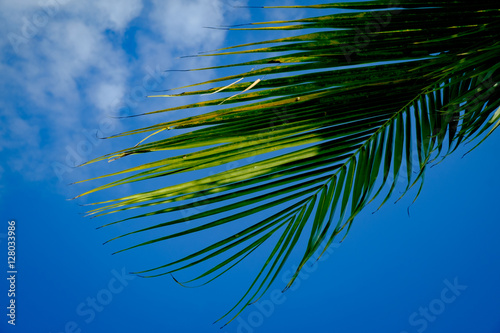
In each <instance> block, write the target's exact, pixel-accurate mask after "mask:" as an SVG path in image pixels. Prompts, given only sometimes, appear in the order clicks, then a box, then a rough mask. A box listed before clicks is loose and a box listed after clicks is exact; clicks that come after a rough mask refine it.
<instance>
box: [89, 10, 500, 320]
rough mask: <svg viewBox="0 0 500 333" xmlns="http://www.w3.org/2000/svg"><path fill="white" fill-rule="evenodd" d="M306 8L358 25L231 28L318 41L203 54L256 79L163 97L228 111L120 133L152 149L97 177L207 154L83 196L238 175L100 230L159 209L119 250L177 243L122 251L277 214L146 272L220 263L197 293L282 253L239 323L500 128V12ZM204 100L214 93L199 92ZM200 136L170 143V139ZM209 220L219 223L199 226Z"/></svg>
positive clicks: (109, 208)
mask: <svg viewBox="0 0 500 333" xmlns="http://www.w3.org/2000/svg"><path fill="white" fill-rule="evenodd" d="M296 7H300V8H317V9H319V11H320V12H321V11H322V10H324V9H329V8H341V9H349V10H355V11H352V12H349V13H341V14H328V15H323V16H318V17H312V18H305V19H300V20H292V21H275V22H263V23H255V24H251V25H248V26H237V27H229V28H228V29H231V30H248V31H255V30H290V29H293V30H304V31H306V29H313V30H312V32H308V33H304V34H302V35H299V36H292V37H287V38H281V39H275V40H268V41H262V42H256V43H250V44H245V45H239V46H234V47H228V48H225V49H221V50H218V51H214V52H211V53H203V54H199V55H197V56H199V57H201V56H210V57H222V56H224V57H227V56H231V55H242V54H243V55H244V54H256V55H257V58H256V59H254V60H251V59H249V60H248V61H245V62H241V63H227V64H225V65H221V66H216V67H211V68H202V69H197V70H209V69H222V68H229V67H240V66H253V67H254V68H252V69H251V70H249V71H243V72H242V73H240V74H237V75H228V76H225V77H221V78H218V79H214V80H210V81H206V82H201V83H198V84H194V85H191V86H188V87H182V88H178V89H184V90H185V91H183V92H181V93H174V90H172V91H169V93H170V94H165V95H158V97H161V96H163V97H178V96H201V95H209V96H210V99H208V100H206V101H200V102H197V103H193V104H188V105H182V106H179V107H172V108H168V109H164V110H158V111H154V112H149V113H148V114H153V113H165V112H174V111H179V110H190V109H194V108H202V107H209V106H213V107H214V108H215V110H214V111H210V112H204V113H201V114H199V115H195V116H189V117H185V118H182V119H179V120H173V121H168V122H162V123H159V124H155V125H152V126H148V127H145V128H140V129H136V130H132V131H128V132H124V133H120V134H117V135H115V136H114V137H120V136H129V135H139V136H141V137H142V141H140V143H139V144H137V145H135V146H133V147H130V148H126V149H122V150H119V151H117V152H114V153H110V154H107V155H105V156H103V157H100V158H97V159H95V160H92V161H89V162H88V163H94V162H98V161H103V160H115V159H119V158H122V157H125V156H128V155H136V154H144V153H149V152H161V151H166V150H179V149H192V150H193V151H192V152H190V153H188V154H183V155H177V156H173V157H172V156H171V157H165V158H162V159H159V160H157V161H153V162H149V163H145V164H143V165H140V166H137V167H134V168H130V169H126V170H123V171H120V172H116V173H113V174H109V175H105V176H101V177H98V178H104V177H112V176H118V175H123V176H122V177H123V178H121V179H118V180H114V181H111V182H109V183H108V184H106V185H102V186H99V187H96V188H94V189H93V190H90V191H88V192H86V193H83V194H82V195H87V194H90V193H93V192H96V191H100V190H104V189H109V188H112V187H115V186H119V185H124V184H132V183H135V182H137V181H146V180H154V181H157V179H158V178H160V177H167V176H169V177H175V175H178V174H181V173H184V172H193V171H196V170H203V169H208V168H212V167H217V166H221V165H233V167H231V168H227V169H226V170H224V171H220V172H218V173H216V174H213V175H210V176H207V177H203V178H200V179H193V180H191V181H188V182H185V183H180V184H176V185H172V186H167V187H161V186H160V187H158V188H155V189H153V190H150V191H147V192H142V193H137V194H134V195H130V196H125V197H122V198H116V199H111V200H108V201H105V202H97V203H94V204H93V205H97V206H96V207H97V208H95V209H93V210H90V211H89V215H93V216H102V215H106V214H110V213H116V212H125V211H129V210H132V209H146V208H149V209H150V211H148V212H145V213H140V214H137V215H132V216H130V217H127V218H125V219H122V220H119V221H115V222H113V223H110V224H116V223H121V222H124V221H135V220H136V219H138V218H144V217H147V216H155V217H156V218H157V219H159V223H157V224H155V225H153V226H149V227H140V226H138V227H137V229H136V230H135V231H132V232H129V233H127V234H124V235H121V236H117V237H115V238H114V239H117V238H122V237H129V236H132V235H134V234H139V233H142V232H146V231H149V230H158V233H161V234H163V236H160V237H156V238H154V239H151V240H149V241H145V242H141V243H139V244H135V245H133V246H130V247H128V248H126V249H123V250H121V251H126V250H129V249H132V248H136V247H141V246H145V245H148V244H153V243H157V242H162V241H167V240H169V239H172V238H176V237H180V236H184V235H188V234H193V233H198V232H201V231H204V230H212V229H213V228H216V227H219V226H222V225H225V224H228V223H232V224H234V223H235V222H236V221H239V220H240V219H242V218H252V219H254V218H255V216H256V215H257V214H259V216H261V215H260V214H265V216H266V217H265V218H264V219H261V220H257V219H255V220H254V223H252V225H250V226H246V227H241V228H240V230H239V231H238V232H237V233H236V234H234V235H232V236H229V237H226V238H222V239H221V240H219V241H217V242H215V243H214V244H212V245H210V246H207V247H205V248H201V249H198V250H196V251H194V252H193V253H192V254H191V255H188V256H186V257H184V258H181V259H178V260H175V261H172V262H171V263H161V265H159V266H158V267H154V268H150V269H147V270H144V271H142V272H136V274H140V275H141V276H145V277H152V276H162V275H166V274H172V273H174V272H178V271H179V270H183V269H187V268H191V267H196V266H198V265H199V264H202V263H206V262H208V261H209V260H216V259H217V258H220V259H219V260H220V261H219V262H218V263H217V264H214V265H213V266H211V268H209V269H208V270H206V271H204V272H203V273H201V274H200V275H198V276H196V277H194V278H193V279H191V280H190V281H187V282H186V283H184V284H189V283H192V282H194V281H206V282H208V281H211V280H213V279H214V278H216V277H218V276H220V275H221V274H223V273H225V272H226V271H227V270H228V269H230V268H232V267H233V266H234V265H236V264H237V263H239V262H240V261H241V260H242V259H243V258H246V257H247V256H248V255H249V254H250V253H252V252H253V251H254V250H255V249H257V248H259V247H260V246H261V245H263V244H265V243H266V244H267V243H269V242H272V243H273V244H274V245H271V246H270V247H268V251H269V254H268V257H267V260H265V262H263V263H262V266H261V269H260V270H259V271H258V273H257V275H256V278H255V280H254V282H253V283H252V284H251V286H250V287H249V289H248V290H247V291H246V293H245V294H244V295H243V297H242V298H241V299H240V300H239V302H238V303H237V304H236V305H235V307H233V308H232V309H231V310H230V311H229V312H228V313H226V315H228V314H230V313H233V314H235V315H237V314H238V313H240V312H241V311H242V310H243V309H244V308H245V307H246V306H247V305H249V304H251V303H252V302H254V301H256V300H257V299H258V298H259V297H261V296H262V295H263V294H264V293H265V291H266V290H267V289H268V288H269V286H270V285H271V284H272V283H273V282H274V281H275V279H276V277H277V274H278V273H279V272H280V270H281V269H282V267H283V265H284V263H285V262H286V261H287V259H289V258H290V255H291V253H292V252H293V250H297V251H302V259H301V260H300V262H299V266H298V267H299V268H298V269H297V271H296V272H295V274H294V275H293V277H292V279H291V281H290V283H288V285H287V286H286V287H289V286H290V285H291V284H292V283H293V281H294V279H295V278H296V277H297V275H298V273H299V271H300V269H301V268H302V267H303V265H304V264H305V263H306V262H307V261H308V260H309V259H310V258H311V257H312V256H313V255H314V254H315V253H317V251H323V252H324V250H325V249H326V248H327V247H328V246H329V245H330V244H331V243H332V242H333V241H334V239H337V237H339V236H340V237H345V236H346V234H347V232H348V231H349V228H350V227H351V225H352V223H353V221H354V218H355V217H356V215H357V214H358V213H359V212H360V211H361V210H363V209H364V208H365V206H367V205H368V204H369V203H370V202H372V201H373V200H374V199H375V198H377V197H379V196H380V195H382V197H381V201H380V202H381V204H380V206H382V205H383V204H384V203H385V202H387V201H388V200H389V199H390V198H391V197H392V194H393V193H394V191H395V189H396V187H397V185H398V179H401V178H403V179H405V180H406V187H405V188H404V189H403V191H404V192H405V193H406V192H407V191H408V190H410V189H411V188H412V187H414V186H415V185H418V187H419V189H418V192H417V195H416V196H418V193H420V190H421V188H422V184H423V179H424V175H425V170H426V168H427V167H428V165H429V164H430V163H437V162H438V159H441V158H443V156H446V155H447V154H450V153H452V152H453V151H454V150H455V149H456V148H457V147H458V146H459V145H460V144H462V143H464V142H467V141H471V140H474V139H477V138H482V139H483V140H484V138H485V137H486V136H488V135H489V134H490V133H491V131H493V130H494V129H495V128H496V127H498V125H499V124H500V109H499V106H500V102H499V99H498V97H499V87H498V79H499V77H500V71H499V68H500V64H499V62H498V59H499V54H500V42H499V31H500V10H499V9H498V8H497V7H498V6H497V5H495V4H494V3H493V2H491V1H463V0H461V1H412V0H406V1H403V0H400V1H396V0H393V1H366V2H346V3H331V4H323V5H316V6H291V7H289V8H296ZM280 8H287V7H280ZM318 29H319V30H318ZM266 44H268V45H270V46H265V45H266ZM266 54H271V55H270V56H267V55H266ZM242 79H245V81H244V82H242V81H243V80H242ZM202 85H205V86H208V87H207V88H204V89H198V88H197V87H199V86H202ZM196 89H198V90H196ZM226 93H229V94H226ZM224 94H225V95H224ZM187 129H189V131H182V133H181V134H178V135H172V136H170V137H167V138H159V132H160V131H164V130H168V131H178V130H187ZM163 133H165V132H163ZM163 133H162V134H163ZM153 134H154V135H153ZM144 138H145V139H147V140H145V139H144ZM153 138H154V139H157V140H154V141H153V140H152V139H153ZM138 141H139V140H138ZM481 142H482V141H481ZM413 156H417V158H416V160H417V162H415V159H414V158H413ZM88 163H86V164H88ZM231 163H232V164H231ZM234 165H236V167H234ZM94 179H97V178H94ZM155 184H157V182H156V183H155ZM200 199H203V201H202V206H203V209H202V211H201V212H198V213H195V214H192V215H190V216H187V217H183V218H172V217H171V216H170V215H168V214H169V213H175V212H179V211H185V210H186V209H189V208H194V207H199V204H197V203H196V201H197V200H200ZM415 199H416V198H415ZM151 207H153V208H154V207H157V208H154V209H153V210H151ZM164 214H167V215H164ZM207 218H210V222H207V223H203V222H201V221H203V219H207ZM191 223H192V224H191ZM110 224H108V225H110ZM176 224H181V225H185V229H184V230H183V231H179V232H175V233H172V232H169V230H168V227H169V226H172V225H176ZM235 226H236V227H237V226H239V224H237V225H235ZM301 238H304V239H305V242H300V241H299V240H300V239H301ZM342 239H343V238H342ZM266 249H267V248H266ZM121 251H119V252H121ZM233 318H234V317H233Z"/></svg>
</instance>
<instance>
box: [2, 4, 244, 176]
mask: <svg viewBox="0 0 500 333" xmlns="http://www.w3.org/2000/svg"><path fill="white" fill-rule="evenodd" d="M245 2H246V1H238V0H226V1H222V0H215V1H206V0H191V1H185V0H170V1H159V0H155V1H153V2H152V3H149V4H148V6H146V7H144V6H143V2H142V1H141V0H121V1H118V0H108V1H99V0H92V1H86V2H81V1H75V0H42V1H41V2H40V1H39V0H33V1H31V0H29V1H28V0H25V1H22V2H21V1H8V0H0V6H1V7H2V12H1V13H0V20H2V21H3V23H4V24H3V25H2V27H0V33H1V34H2V35H3V36H7V37H8V36H10V37H9V38H10V40H9V38H3V39H1V41H0V50H1V51H2V52H0V54H1V55H0V71H1V72H2V74H3V77H2V81H0V88H2V94H3V95H4V96H3V97H2V100H3V101H2V105H0V121H1V123H2V127H3V128H4V129H5V130H2V132H1V133H0V139H1V140H2V142H1V143H0V150H2V153H5V154H7V153H8V156H9V157H8V163H5V165H3V166H4V168H9V169H10V171H14V172H19V173H22V174H23V175H24V176H25V177H26V179H30V180H38V179H44V178H45V179H46V178H50V177H54V176H55V175H54V173H53V171H52V168H51V164H52V162H54V161H55V162H61V163H63V164H64V163H66V162H65V160H66V159H67V158H68V157H70V158H69V159H71V157H72V156H70V155H72V154H73V153H72V152H74V151H77V152H78V151H80V150H81V151H82V152H80V153H79V154H80V155H82V156H81V158H82V159H88V158H90V157H95V154H96V153H97V150H98V145H97V144H96V143H92V145H93V146H90V149H84V148H85V147H86V146H85V145H86V142H87V141H89V142H90V141H92V139H91V138H89V136H88V134H84V133H83V132H82V129H84V128H87V129H93V130H94V132H95V130H99V129H100V128H102V123H103V121H104V122H105V121H106V120H109V115H110V113H112V112H113V109H114V108H116V107H117V105H119V104H120V103H121V104H124V103H123V101H130V100H132V103H133V104H134V107H138V108H139V109H141V108H142V107H144V105H146V104H147V103H146V102H144V100H145V99H144V98H143V97H144V96H142V98H143V99H138V98H135V99H134V94H136V95H137V94H138V93H139V94H142V95H144V93H145V92H146V93H150V92H151V90H154V89H165V85H168V87H169V88H171V87H172V86H174V87H175V86H179V85H180V84H184V83H187V82H188V81H189V80H190V83H192V82H193V80H196V81H199V80H204V79H207V78H209V77H210V76H211V75H214V74H213V73H205V72H196V73H195V74H193V75H196V79H194V78H193V76H190V75H182V76H174V75H171V76H169V77H168V81H166V79H167V77H166V76H161V73H162V70H164V69H168V68H172V66H174V65H178V64H179V60H178V59H174V58H175V57H176V56H179V55H185V54H192V53H196V52H198V51H203V50H210V49H215V48H218V47H221V46H222V45H223V43H224V40H225V36H226V32H225V31H218V30H213V29H204V28H203V27H204V26H218V25H224V24H230V23H231V22H234V21H239V22H241V20H243V21H244V20H246V19H248V11H247V10H245V9H239V10H237V11H235V10H234V8H233V7H232V6H231V4H244V3H245ZM236 12H237V13H238V14H237V15H236V14H235V13H236ZM135 19H137V21H136V22H135V23H134V26H139V27H140V28H141V29H139V31H137V32H136V33H135V34H132V35H130V36H127V38H132V42H133V43H132V44H130V45H128V47H129V48H134V47H135V48H136V50H135V51H136V55H137V59H136V58H135V55H130V54H127V51H126V50H125V49H124V48H123V46H122V45H123V44H122V43H123V41H124V39H123V38H124V36H125V33H126V32H127V29H128V28H129V27H130V24H131V22H132V21H133V20H135ZM110 32H112V33H110ZM13 36H14V37H13ZM16 38H17V39H16ZM12 41H14V44H12V43H11V42H12ZM16 43H17V44H16ZM213 61H214V60H213V59H210V58H204V57H203V58H190V59H185V60H183V61H182V64H183V65H182V66H183V67H185V68H197V67H200V66H208V65H210V64H212V63H213ZM164 81H165V82H164ZM152 83H154V84H152ZM136 97H137V96H136ZM149 102H150V101H148V103H149ZM141 103H143V104H141ZM153 103H157V104H155V105H161V104H162V103H165V102H164V101H163V102H161V101H158V102H156V101H155V102H153ZM147 105H151V104H147ZM135 111H137V110H135ZM144 111H151V109H148V110H143V112H144ZM118 123H119V122H118V121H115V123H114V127H113V128H114V130H115V131H117V130H119V125H118ZM136 125H137V123H136ZM134 127H135V126H134ZM88 132H90V130H89V131H87V132H85V133H88ZM106 134H107V135H109V134H112V133H106ZM87 146H88V144H87ZM68 148H69V150H68ZM86 148H88V147H86ZM99 148H102V146H100V147H99ZM68 151H72V152H71V153H69V152H68ZM73 155H74V154H73ZM73 157H74V156H73ZM35 166H36V167H35Z"/></svg>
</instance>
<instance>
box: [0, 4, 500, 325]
mask: <svg viewBox="0 0 500 333" xmlns="http://www.w3.org/2000/svg"><path fill="white" fill-rule="evenodd" d="M245 3H246V1H239V0H225V1H223V0H211V1H205V0H190V1H180V0H169V1H159V0H157V1H150V2H145V1H141V0H123V1H89V2H85V3H83V2H77V1H74V0H52V1H45V2H40V3H39V1H31V0H29V1H28V0H23V1H16V2H14V1H7V0H3V1H0V8H1V11H0V16H1V21H2V22H4V23H3V24H2V26H1V27H0V31H1V32H2V33H1V36H2V38H1V39H0V50H1V53H0V66H1V72H2V74H3V75H2V78H1V79H0V84H1V86H0V88H1V94H2V98H1V100H0V124H1V127H0V138H1V141H0V154H1V155H0V156H1V163H0V179H1V183H0V219H1V220H0V251H1V252H0V253H1V255H0V258H2V259H1V262H2V264H0V267H2V268H1V270H0V274H1V275H2V276H4V277H5V278H2V279H1V280H0V281H1V282H0V304H1V306H0V308H1V309H3V310H2V311H3V313H0V318H2V319H1V320H0V332H22V333H24V332H35V331H36V332H47V333H60V332H96V333H100V332H110V331H113V332H135V331H144V332H157V331H161V332H228V333H233V332H234V333H240V332H241V333H250V332H306V331H307V332H309V331H313V332H317V333H322V332H354V333H357V332H394V333H404V332H408V333H413V332H430V333H432V332H492V333H493V332H499V331H500V317H499V316H498V314H499V311H500V284H499V282H498V281H500V269H499V268H498V262H500V246H499V245H498V241H497V239H498V235H500V224H499V223H498V222H499V218H498V209H497V207H498V190H497V189H498V188H499V187H500V178H499V177H498V176H497V175H498V167H499V166H500V157H499V155H498V154H496V153H495V152H496V151H497V150H498V143H499V142H500V133H494V134H493V135H492V136H491V137H490V138H489V139H488V140H487V141H486V142H485V143H484V144H483V145H481V146H480V147H479V148H477V149H476V150H474V151H473V152H472V153H470V154H468V155H467V156H466V157H464V158H462V156H463V155H464V153H466V152H467V151H468V149H469V148H470V147H472V145H469V146H468V147H467V146H466V147H462V148H460V149H459V150H458V151H457V152H456V153H455V154H454V155H452V156H450V157H448V158H447V159H446V160H445V161H444V162H442V163H441V164H439V165H437V166H435V167H433V168H431V169H429V171H428V172H427V174H426V183H425V186H424V189H423V191H422V194H421V195H420V197H419V198H418V200H417V201H416V203H415V204H413V205H412V206H411V208H410V216H409V215H408V213H407V208H408V206H409V205H410V204H411V202H412V200H413V197H412V193H409V195H408V196H406V197H404V198H403V199H402V200H401V201H399V202H398V203H397V204H396V205H393V204H392V202H390V203H388V204H386V206H384V207H383V208H382V209H381V210H380V211H378V212H377V213H376V214H372V211H373V210H375V208H376V207H375V206H374V207H372V209H371V210H370V207H368V210H366V211H364V212H363V213H361V214H360V215H359V217H358V218H357V220H356V221H355V224H354V226H353V228H352V230H351V232H350V234H349V236H348V237H347V239H346V241H345V242H344V243H342V244H341V245H338V244H336V245H335V246H333V247H332V248H331V251H329V252H328V253H327V254H326V255H325V256H324V257H323V260H321V261H319V262H317V263H316V264H315V265H313V266H311V267H309V266H308V270H306V271H304V273H303V274H302V275H301V276H300V277H299V279H298V280H297V282H296V284H295V285H294V286H293V287H292V289H291V290H288V291H287V292H286V293H284V294H280V293H278V292H277V291H278V290H281V289H282V287H283V285H284V281H285V280H286V278H287V277H290V272H291V271H292V270H293V268H294V267H293V263H288V264H287V265H288V266H285V269H284V270H283V272H282V274H281V275H280V276H281V279H279V280H280V281H278V282H277V283H276V284H274V285H273V286H272V287H271V289H270V292H268V293H267V294H266V296H264V298H263V299H261V300H260V302H258V303H257V305H256V306H251V307H249V308H248V309H247V310H246V311H245V312H243V313H242V315H241V316H240V317H239V318H238V319H237V320H235V321H234V322H232V323H231V324H230V325H228V326H226V327H224V329H222V330H220V329H219V327H220V325H219V324H216V325H212V323H213V322H214V321H215V320H216V319H218V318H219V317H220V316H221V315H222V314H224V313H225V312H226V311H227V310H228V309H229V308H230V307H232V305H233V304H234V302H235V301H236V300H237V299H239V297H240V296H241V295H242V293H243V292H244V291H245V290H246V289H245V287H247V284H248V282H249V280H248V279H249V276H251V275H250V272H251V271H252V268H253V267H254V266H255V263H254V262H252V259H250V260H247V262H246V263H243V264H242V265H241V267H238V268H236V269H235V270H234V271H232V272H230V273H228V274H226V276H224V277H222V278H220V279H218V280H216V281H214V282H212V283H210V284H208V285H206V286H203V287H201V288H193V289H188V288H183V287H181V286H179V285H178V284H176V283H175V282H174V281H173V280H172V279H171V278H170V277H168V276H167V277H164V278H155V279H141V278H138V277H135V276H133V275H128V274H126V273H127V272H129V271H133V270H138V269H141V268H148V265H150V266H149V267H151V265H154V264H157V263H158V260H163V258H164V259H165V260H169V259H172V255H174V254H177V252H179V249H185V248H190V246H192V243H190V242H191V240H176V241H175V242H173V243H172V245H168V246H164V247H158V248H155V249H146V248H145V249H138V250H137V251H130V252H127V253H124V254H122V255H115V256H111V253H112V252H114V251H116V250H118V249H119V245H113V244H108V245H105V246H103V245H102V243H103V242H104V241H106V240H108V239H109V238H111V237H114V236H117V235H118V234H120V232H121V231H123V230H125V229H121V228H122V227H121V226H117V227H116V228H104V229H100V230H95V227H97V226H99V225H101V224H105V223H109V222H112V221H113V217H102V218H99V219H94V220H90V219H88V218H85V217H83V213H84V212H85V207H81V206H80V205H81V204H85V203H87V202H90V200H100V199H105V198H108V197H109V196H112V197H114V196H118V195H124V194H128V193H131V192H132V191H134V190H137V188H136V187H134V186H124V187H123V188H119V189H116V190H113V191H112V192H107V193H103V194H101V193H98V194H96V195H95V196H94V197H92V198H82V199H81V200H78V201H69V200H67V199H69V198H72V197H74V196H75V195H77V194H79V193H81V192H82V191H83V190H85V189H86V188H89V186H90V185H87V184H85V185H82V186H77V185H72V186H69V185H68V184H69V183H72V182H74V181H77V180H81V179H85V178H88V177H93V176H97V175H100V174H102V173H103V172H111V171H113V170H118V169H122V168H124V167H126V166H130V165H132V163H133V162H132V161H129V160H128V159H121V160H120V161H119V162H115V163H109V164H108V163H104V164H99V165H95V166H89V167H84V168H73V166H74V165H76V164H79V163H81V162H83V161H85V160H87V159H89V158H92V157H97V156H100V155H102V154H105V153H108V152H110V151H112V150H113V149H115V150H116V149H117V147H124V146H125V145H127V144H128V145H133V144H135V143H137V139H136V138H125V139H118V140H113V141H110V140H97V139H96V138H95V133H96V132H97V133H99V135H100V136H106V135H111V134H114V133H117V132H121V131H123V130H126V129H133V128H138V127H142V126H146V125H148V124H152V123H154V122H155V121H156V122H157V121H159V120H162V121H163V120H164V119H172V118H169V117H176V116H180V115H179V114H177V115H171V114H163V115H156V116H151V117H139V118H132V119H125V120H124V119H116V118H113V117H114V116H117V115H127V114H137V113H142V112H148V111H153V110H157V109H160V108H163V107H166V106H169V105H172V104H171V103H176V102H175V101H171V100H166V99H147V98H145V96H146V95H147V94H151V92H152V91H154V90H161V89H168V88H172V87H178V86H181V85H185V84H188V83H193V82H194V81H202V80H206V79H209V78H215V77H217V72H216V71H213V72H195V73H182V74H180V73H168V74H166V73H165V72H163V71H164V70H165V69H170V68H196V67H201V66H210V65H214V64H217V61H218V60H215V59H211V58H206V57H203V58H187V59H179V58H178V57H180V56H182V55H189V54H195V53H197V52H198V51H205V50H213V49H216V48H218V47H223V46H227V45H230V44H234V43H242V42H247V41H251V40H252V38H253V39H255V38H262V35H253V36H251V35H249V34H246V33H229V34H228V33H227V32H225V31H219V30H213V29H204V28H203V27H205V26H217V25H227V24H238V23H246V22H250V21H261V20H270V19H282V18H285V17H288V18H294V17H299V16H300V15H305V14H307V13H306V12H303V11H295V10H294V11H290V12H289V14H286V12H283V11H282V10H270V11H262V10H253V9H252V10H249V9H235V8H233V7H232V6H231V5H238V4H245ZM277 3H278V1H258V2H257V1H256V2H255V4H259V5H260V4H277ZM285 3H286V4H293V3H294V2H293V1H286V2H285ZM297 3H302V4H303V3H307V1H305V2H298V1H297ZM253 4H254V2H252V5H253ZM186 101H189V100H186ZM183 102H184V101H183ZM101 134H102V135H101ZM413 194H415V193H413ZM9 220H15V221H16V258H17V270H18V274H17V276H16V278H17V279H16V304H17V307H16V326H15V327H12V325H9V324H8V323H7V319H8V317H7V316H6V314H7V309H6V307H7V306H8V302H9V298H8V296H7V291H8V289H9V285H8V283H7V279H6V277H7V239H6V233H7V227H8V224H7V223H8V221H9Z"/></svg>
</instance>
